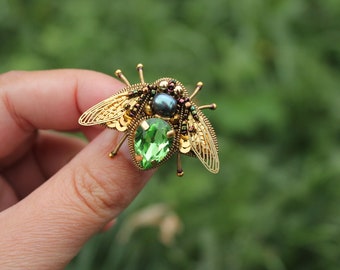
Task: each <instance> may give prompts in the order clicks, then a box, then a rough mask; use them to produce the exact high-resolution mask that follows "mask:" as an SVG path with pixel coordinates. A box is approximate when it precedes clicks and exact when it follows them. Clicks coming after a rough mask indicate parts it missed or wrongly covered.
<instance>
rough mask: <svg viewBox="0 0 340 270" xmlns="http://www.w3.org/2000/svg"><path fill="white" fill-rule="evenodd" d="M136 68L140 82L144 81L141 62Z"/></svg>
mask: <svg viewBox="0 0 340 270" xmlns="http://www.w3.org/2000/svg"><path fill="white" fill-rule="evenodd" d="M137 70H138V73H139V78H140V82H141V83H145V81H144V74H143V65H142V64H138V65H137Z"/></svg>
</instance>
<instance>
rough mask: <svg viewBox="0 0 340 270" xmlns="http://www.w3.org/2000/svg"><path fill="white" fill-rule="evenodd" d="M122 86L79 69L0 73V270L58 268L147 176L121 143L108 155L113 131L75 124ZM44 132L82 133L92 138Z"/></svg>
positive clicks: (130, 197) (114, 136) (124, 203)
mask: <svg viewBox="0 0 340 270" xmlns="http://www.w3.org/2000/svg"><path fill="white" fill-rule="evenodd" d="M122 87H123V85H122V84H121V83H120V82H118V81H117V80H115V79H114V78H112V77H110V76H107V75H104V74H100V73H97V72H92V71H85V70H51V71H36V72H9V73H5V74H3V75H0V128H1V132H0V211H2V212H0V239H1V244H0V268H1V269H52V270H53V269H62V268H63V267H65V265H67V263H68V262H69V261H70V260H71V259H72V258H73V257H74V256H75V255H76V254H77V252H78V251H79V249H80V248H81V247H82V246H83V245H84V243H85V242H86V241H87V240H88V239H89V238H90V237H91V236H92V235H93V234H95V233H96V232H98V231H100V230H101V229H102V228H103V227H104V226H105V224H107V223H109V222H110V221H111V220H113V219H115V218H116V217H117V216H118V215H119V213H120V212H121V211H122V210H124V209H125V208H126V207H127V205H128V204H129V203H130V202H131V201H132V200H133V198H134V197H135V196H136V195H137V194H138V192H139V191H140V190H141V189H142V187H143V186H144V184H145V183H146V181H147V180H148V179H149V178H150V177H151V174H152V171H146V172H145V171H139V170H138V169H136V168H135V167H134V166H133V164H132V162H131V161H130V157H129V153H128V149H127V147H126V146H124V145H123V146H122V148H121V149H120V150H119V152H118V155H117V156H115V158H114V159H110V158H108V155H107V154H108V153H109V152H110V151H111V150H112V149H113V148H114V146H115V145H116V143H117V141H118V133H117V132H115V131H112V130H104V131H102V129H100V128H98V127H91V128H89V127H86V128H82V127H81V126H79V125H78V118H79V116H80V114H81V113H82V112H83V111H85V110H86V109H87V108H89V107H90V106H91V105H93V104H95V103H97V102H98V101H100V100H103V99H104V98H106V97H108V96H110V95H112V94H114V93H115V92H117V90H118V89H120V88H122ZM51 130H57V131H82V132H83V133H84V134H85V135H86V137H87V138H88V139H89V140H90V141H91V143H89V144H88V145H86V143H85V142H84V141H83V140H81V139H78V138H75V137H71V136H69V135H65V134H61V133H58V132H55V131H51Z"/></svg>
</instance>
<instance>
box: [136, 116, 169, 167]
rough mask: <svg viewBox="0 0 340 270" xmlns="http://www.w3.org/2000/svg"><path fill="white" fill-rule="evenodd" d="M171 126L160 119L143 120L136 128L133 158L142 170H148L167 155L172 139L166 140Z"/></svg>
mask: <svg viewBox="0 0 340 270" xmlns="http://www.w3.org/2000/svg"><path fill="white" fill-rule="evenodd" d="M171 129H172V128H171V126H170V125H169V124H168V123H167V122H165V121H164V120H162V119H160V118H150V119H146V120H144V121H143V122H142V123H141V124H140V125H139V126H138V128H137V130H136V134H135V139H134V148H135V158H136V161H137V162H139V165H140V167H141V168H142V169H150V168H152V167H155V166H156V165H157V164H158V163H160V162H161V161H162V160H163V159H164V158H165V157H166V155H167V154H168V153H169V151H170V148H171V146H172V143H173V137H171V138H168V136H167V132H169V131H170V130H171Z"/></svg>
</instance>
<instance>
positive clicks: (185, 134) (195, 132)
mask: <svg viewBox="0 0 340 270" xmlns="http://www.w3.org/2000/svg"><path fill="white" fill-rule="evenodd" d="M137 70H138V73H139V77H140V83H137V84H132V85H131V84H130V82H129V81H128V80H127V78H126V77H125V76H124V75H123V73H122V71H121V70H117V71H116V72H115V75H116V76H117V77H118V78H119V79H121V80H122V81H123V82H124V83H125V84H126V87H125V88H123V89H122V90H120V91H119V92H118V93H117V94H115V95H113V96H111V97H109V98H107V99H105V100H103V101H101V102H99V103H98V104H96V105H94V106H93V107H91V108H90V109H88V110H87V111H86V112H84V113H83V114H82V115H81V116H80V118H79V124H81V125H83V126H92V125H97V124H102V125H105V127H107V128H113V129H117V130H118V131H122V132H124V135H123V136H122V138H121V139H120V141H119V143H118V145H117V146H116V148H115V149H114V150H113V151H112V152H111V153H110V154H109V156H110V157H114V156H115V155H116V154H117V152H118V150H119V148H120V147H121V145H122V144H123V142H124V141H125V140H126V139H127V138H128V142H129V143H128V144H129V151H130V154H131V158H132V160H133V162H134V164H135V165H136V166H137V167H138V168H139V169H140V170H148V169H151V168H155V167H157V166H159V165H161V164H163V163H164V162H165V161H167V160H168V159H169V158H170V157H171V156H172V155H173V154H174V153H177V175H178V176H182V175H183V169H182V165H181V154H185V155H188V156H192V157H197V158H198V159H199V160H200V161H201V162H202V163H203V165H204V166H205V167H206V168H207V169H208V170H209V171H210V172H212V173H217V172H218V171H219V158H218V143H217V138H216V135H215V131H214V129H213V127H212V126H211V124H210V122H209V120H208V119H207V117H206V116H205V115H204V114H203V113H202V111H201V110H203V109H211V110H214V109H216V104H214V103H213V104H210V105H203V106H197V105H196V104H195V103H194V102H193V101H192V99H193V98H194V96H195V95H196V94H197V93H198V92H199V90H200V89H201V88H202V86H203V83H202V82H198V83H197V86H196V88H195V90H194V92H193V93H192V94H191V95H189V93H188V91H187V90H186V89H185V87H184V85H183V84H182V83H181V82H179V81H177V80H175V79H173V78H161V79H158V80H157V81H155V82H154V83H151V84H150V83H146V82H145V81H144V75H143V65H142V64H139V65H137Z"/></svg>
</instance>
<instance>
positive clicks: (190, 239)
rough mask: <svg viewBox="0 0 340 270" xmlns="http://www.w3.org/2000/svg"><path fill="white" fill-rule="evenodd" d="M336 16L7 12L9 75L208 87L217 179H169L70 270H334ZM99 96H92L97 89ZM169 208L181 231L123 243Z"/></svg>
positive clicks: (309, 6)
mask: <svg viewBox="0 0 340 270" xmlns="http://www.w3.org/2000/svg"><path fill="white" fill-rule="evenodd" d="M339 18H340V6H339V3H338V2H337V1H335V0H324V1H317V0H301V1H297V0H277V1H264V0H257V1H246V0H240V1H236V0H229V1H225V0H214V1H208V0H196V1H193V0H188V1H180V0H178V1H155V0H145V1H137V0H126V1H107V0H99V1H92V2H90V1H88V2H83V1H80V0H75V1H66V0H60V1H41V0H34V1H29V2H25V1H23V0H12V1H1V2H0V33H1V37H2V38H1V43H0V48H1V51H0V61H1V66H0V71H1V72H5V71H7V70H10V69H27V70H33V69H51V68H66V67H67V68H85V69H93V70H98V71H101V72H105V73H111V71H113V70H114V69H116V68H121V69H123V70H124V72H125V74H126V75H127V76H128V77H129V78H130V80H131V81H137V78H138V76H137V74H136V71H135V69H134V68H135V65H136V64H137V63H139V62H142V63H143V64H144V66H145V75H146V79H147V80H148V81H152V80H155V79H157V78H159V77H161V76H173V77H175V78H177V79H178V80H180V81H181V82H183V83H184V84H185V85H188V88H190V87H191V88H193V86H194V85H195V83H196V82H197V81H200V80H202V81H204V83H205V87H204V89H203V91H202V92H201V93H200V95H199V97H198V98H199V99H200V102H199V103H200V104H204V103H210V102H216V103H217V104H218V110H217V111H215V112H206V114H207V115H208V117H209V118H210V119H211V121H212V122H213V125H214V126H215V128H216V131H217V134H218V139H219V143H220V159H221V172H220V173H219V174H218V175H212V174H209V173H208V172H207V171H205V169H204V168H203V166H201V165H200V163H199V161H198V160H195V159H191V158H183V159H184V169H185V176H184V178H183V179H177V178H176V176H175V162H174V161H172V162H170V163H169V164H167V165H165V166H163V167H162V168H161V169H160V170H159V171H158V173H157V174H156V176H155V177H154V178H153V179H152V181H151V182H150V183H149V184H148V186H147V187H146V189H145V190H144V191H143V192H142V193H141V194H140V196H139V197H138V198H137V200H136V201H135V202H134V203H133V204H132V205H131V207H129V209H128V210H127V211H126V212H125V213H124V214H123V215H122V217H121V218H120V220H119V222H118V224H117V225H116V227H115V228H114V229H113V230H111V231H110V232H107V233H105V234H101V235H98V236H96V237H95V238H94V239H92V240H91V241H90V242H89V243H88V244H87V245H86V246H85V247H84V248H83V250H82V251H81V252H80V254H79V255H78V256H77V257H76V258H75V259H74V260H73V261H72V262H71V263H70V265H69V266H68V267H67V269H69V270H74V269H85V270H86V269H254V270H255V269H269V270H282V269H338V266H339V264H340V249H339V246H340V215H339V212H340V128H339V127H340V125H339V124H340V116H339V115H340V109H339V108H340V91H339V89H338V88H339V85H340V77H339V72H340V46H339V44H340V32H339V29H340V19H339ZM94 91H95V89H94ZM160 202H162V203H165V204H166V205H168V206H169V207H171V209H172V211H173V212H174V213H176V215H178V217H179V218H180V220H181V223H182V225H183V229H182V231H181V232H180V233H179V234H178V235H177V236H176V239H175V241H174V242H173V243H172V244H171V245H165V244H163V243H162V242H161V241H160V240H159V238H158V233H159V229H158V228H153V227H138V228H137V229H136V230H135V231H134V232H133V234H132V236H131V237H130V238H129V240H128V242H122V241H119V240H118V238H117V237H118V236H117V235H119V232H120V231H121V230H122V229H123V228H124V227H125V226H126V221H127V220H128V219H129V217H130V216H131V215H133V214H134V213H138V212H139V211H140V209H141V208H143V207H145V206H148V205H153V204H156V203H160Z"/></svg>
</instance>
